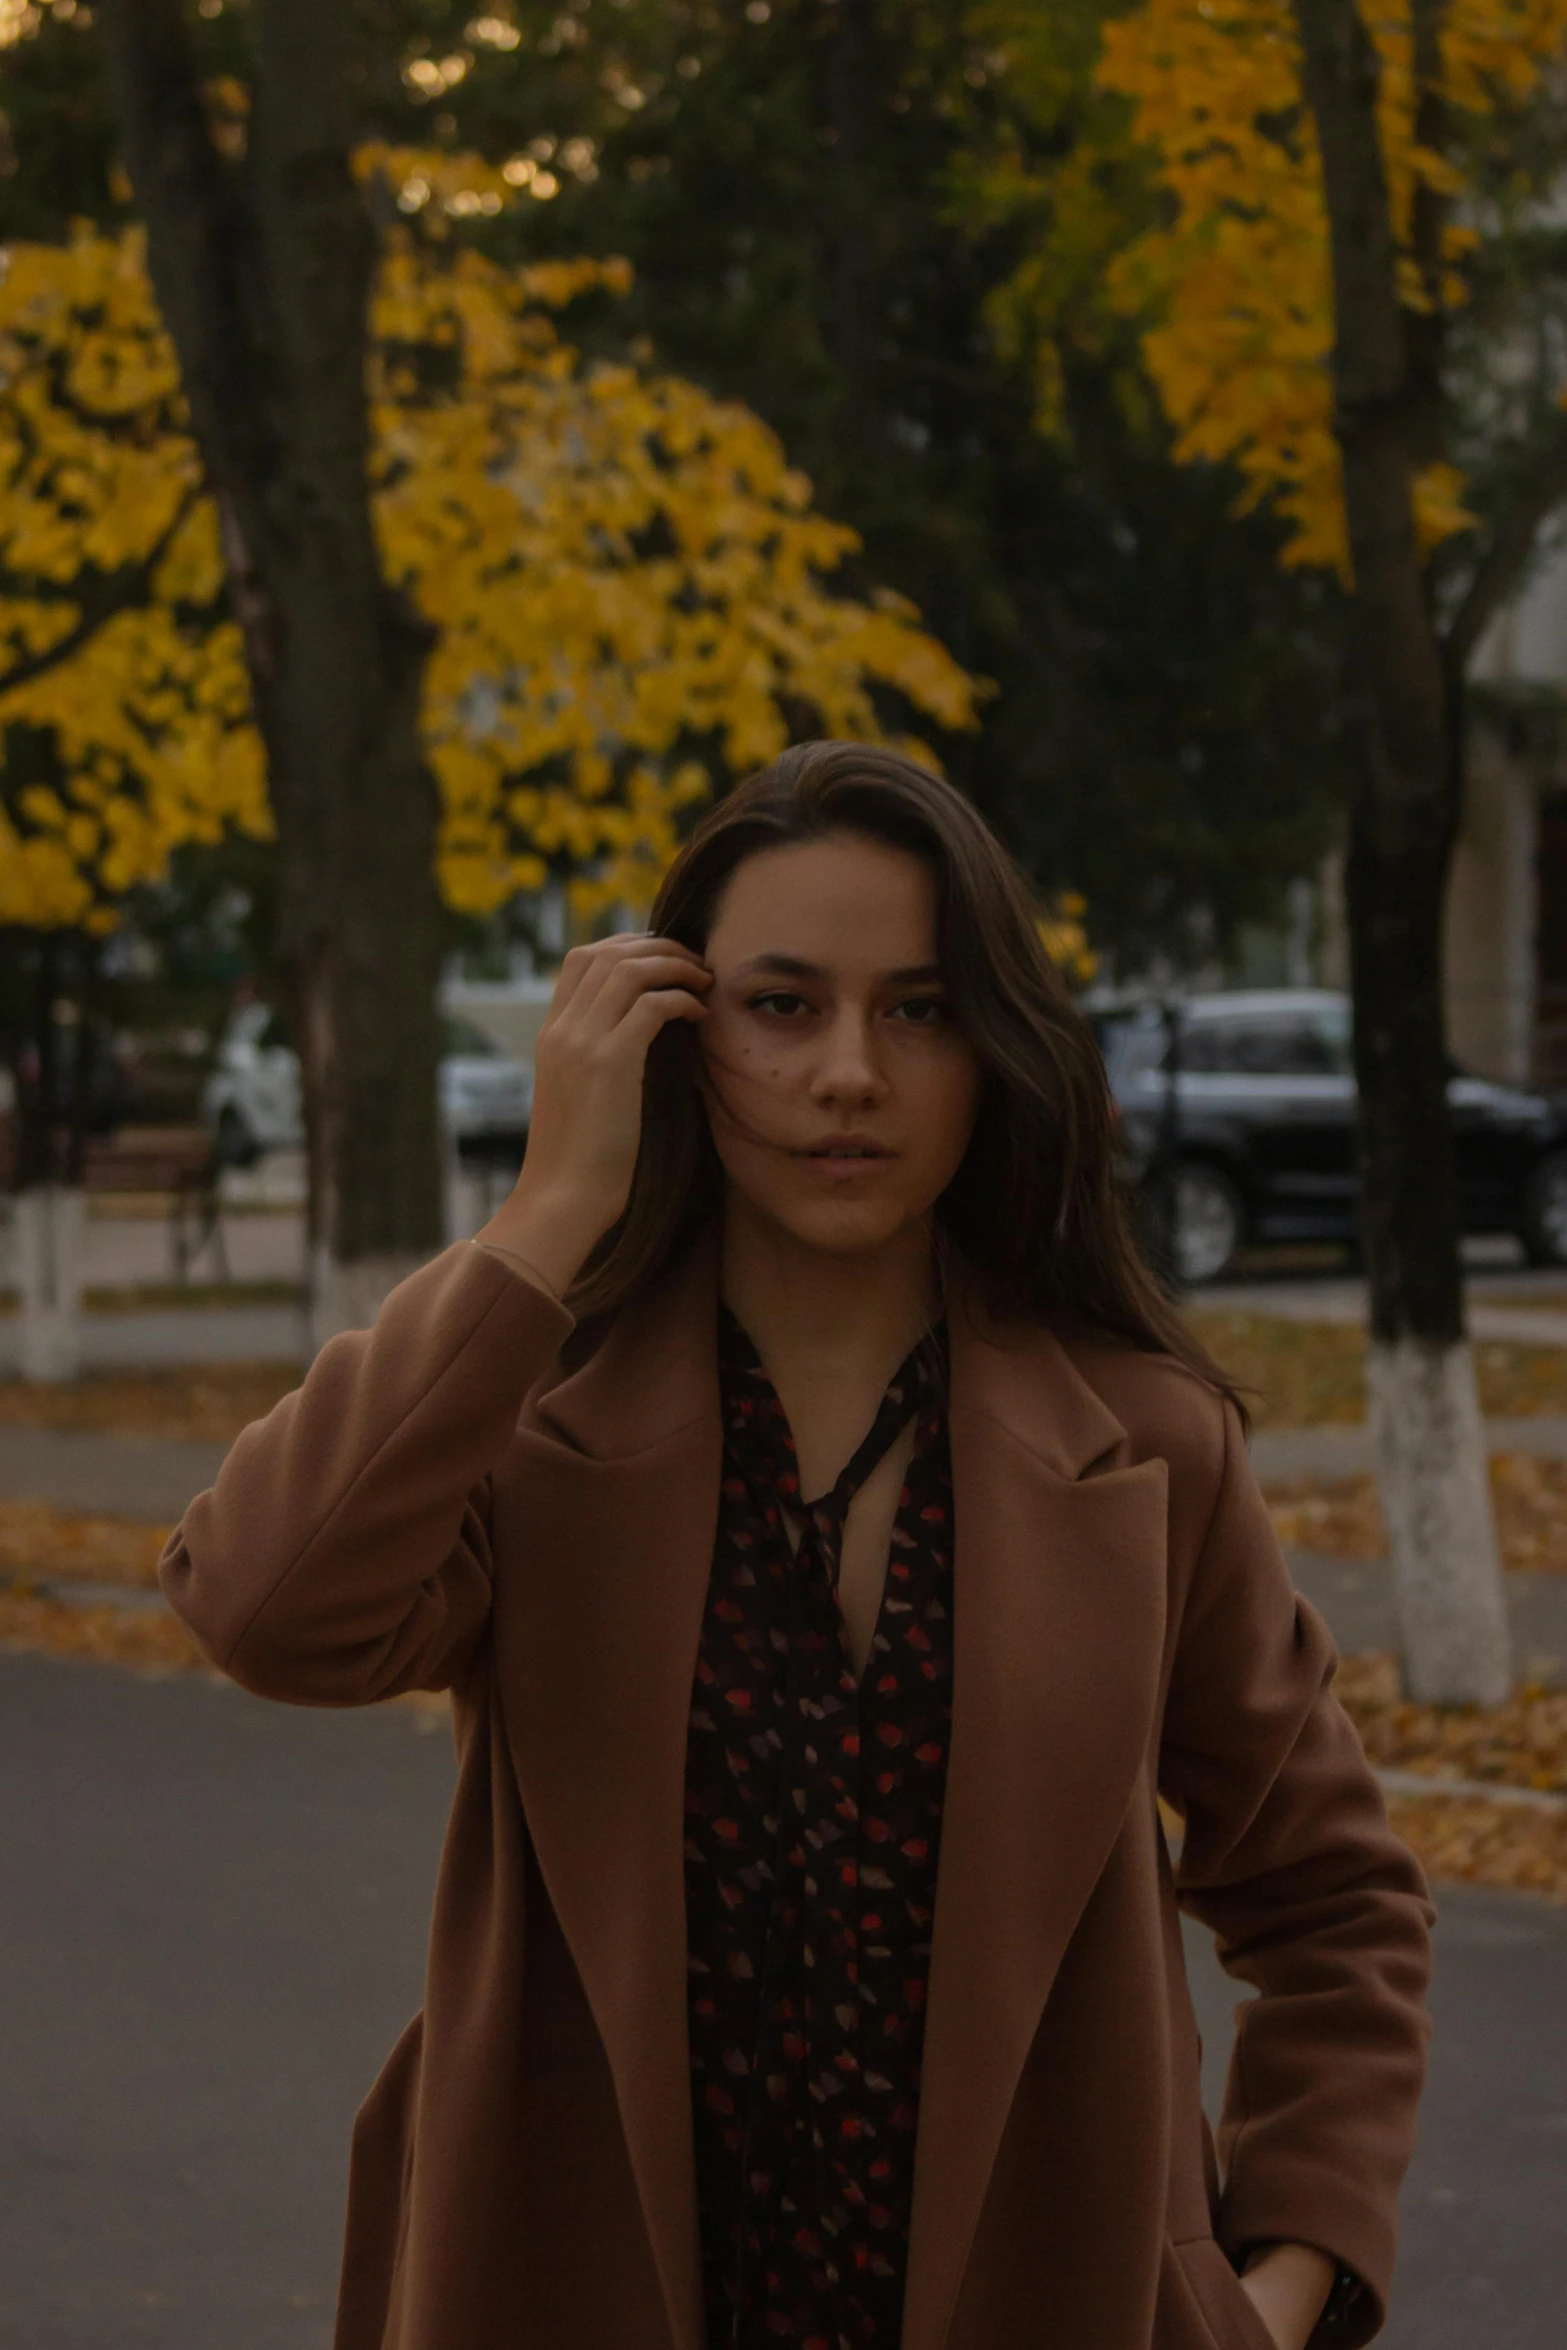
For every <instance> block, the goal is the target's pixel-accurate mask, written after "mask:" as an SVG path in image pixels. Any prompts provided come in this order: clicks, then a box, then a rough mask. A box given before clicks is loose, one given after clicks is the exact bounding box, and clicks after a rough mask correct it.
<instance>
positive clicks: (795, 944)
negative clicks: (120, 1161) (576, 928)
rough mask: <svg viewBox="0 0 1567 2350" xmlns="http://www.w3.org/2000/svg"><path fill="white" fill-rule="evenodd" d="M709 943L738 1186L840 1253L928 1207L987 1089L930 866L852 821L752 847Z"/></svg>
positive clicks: (767, 1214)
mask: <svg viewBox="0 0 1567 2350" xmlns="http://www.w3.org/2000/svg"><path fill="white" fill-rule="evenodd" d="M706 951H707V961H708V963H709V965H710V966H711V969H712V971H713V974H714V981H713V991H712V994H711V996H710V997H709V999H708V1012H707V1018H706V1019H705V1020H704V1021H703V1023H702V1026H701V1028H700V1030H699V1036H700V1041H701V1049H702V1056H703V1060H704V1063H705V1065H706V1070H707V1076H708V1083H709V1114H710V1117H711V1120H712V1129H713V1141H714V1144H715V1146H716V1148H717V1151H718V1155H719V1158H720V1159H721V1160H722V1162H723V1166H724V1172H725V1174H726V1175H727V1177H728V1179H729V1182H730V1184H731V1185H732V1186H733V1187H734V1189H735V1190H736V1191H737V1192H739V1193H740V1194H741V1196H742V1197H743V1198H744V1199H745V1200H746V1202H747V1203H748V1204H749V1205H750V1206H751V1207H752V1208H753V1209H754V1210H755V1211H756V1212H757V1213H758V1214H759V1215H760V1216H762V1217H763V1218H764V1219H765V1220H767V1221H769V1222H771V1223H773V1224H774V1225H778V1226H781V1227H782V1228H783V1229H784V1230H785V1231H786V1232H788V1233H790V1234H791V1235H792V1236H793V1237H795V1238H796V1239H798V1240H801V1241H804V1242H806V1243H807V1244H808V1245H809V1246H811V1247H814V1248H822V1249H830V1250H833V1251H835V1252H844V1253H847V1252H849V1251H853V1250H860V1249H872V1248H876V1247H879V1246H880V1245H881V1244H883V1243H884V1242H886V1241H888V1240H890V1239H892V1237H893V1236H894V1235H895V1234H896V1233H898V1232H900V1231H901V1230H902V1229H903V1228H904V1227H905V1226H906V1225H907V1224H909V1223H910V1222H911V1221H913V1220H915V1219H923V1218H924V1217H925V1216H926V1215H927V1214H928V1212H929V1210H930V1209H931V1207H932V1206H933V1205H934V1203H935V1202H936V1200H937V1199H938V1198H939V1197H940V1196H941V1194H942V1192H943V1191H944V1190H945V1189H946V1187H947V1185H948V1183H949V1182H950V1181H951V1179H952V1177H953V1175H954V1174H955V1173H956V1171H957V1168H958V1164H959V1162H960V1161H961V1159H962V1157H963V1154H964V1152H965V1150H966V1149H967V1148H968V1140H969V1135H970V1133H971V1131H972V1129H973V1125H974V1112H975V1108H976V1106H977V1103H978V1099H979V1087H980V1072H979V1064H978V1062H977V1060H976V1058H975V1056H974V1052H973V1050H972V1048H971V1046H970V1045H969V1044H968V1042H967V1040H966V1039H965V1038H964V1037H963V1036H962V1035H961V1034H960V1033H959V1030H958V1028H957V1026H956V1024H955V1022H954V1020H953V1017H952V1014H951V1011H950V1009H949V1006H948V1002H947V995H946V990H945V987H944V986H943V983H942V976H941V972H940V969H939V967H938V964H937V955H936V883H935V877H934V875H933V874H932V872H931V871H930V868H929V867H928V866H927V865H926V864H925V863H924V861H923V860H922V859H921V858H918V857H915V856H911V855H909V854H908V853H907V852H906V851H904V850H902V849H895V848H889V847H887V846H885V845H884V844H882V843H880V842H876V841H870V840H863V839H859V838H857V837H855V836H854V835H852V834H843V835H836V836H834V837H832V838H830V839H827V840H820V841H803V842H798V843H794V844H791V845H790V846H789V847H787V848H778V849H764V850H761V851H759V852H758V854H757V855H755V856H753V857H749V858H747V860H746V862H745V863H744V864H743V865H741V866H740V867H739V868H738V870H737V871H736V873H735V874H734V876H733V878H732V879H731V881H730V883H729V886H728V888H727V889H726V891H725V892H724V895H723V897H722V899H721V900H720V901H719V906H718V913H717V917H716V919H715V921H714V923H713V927H712V931H711V933H710V934H709V937H708V942H707V950H706Z"/></svg>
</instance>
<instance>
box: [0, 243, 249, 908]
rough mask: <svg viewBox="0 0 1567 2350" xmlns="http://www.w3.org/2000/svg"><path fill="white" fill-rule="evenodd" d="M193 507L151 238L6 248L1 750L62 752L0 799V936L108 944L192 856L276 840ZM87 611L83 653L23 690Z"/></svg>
mask: <svg viewBox="0 0 1567 2350" xmlns="http://www.w3.org/2000/svg"><path fill="white" fill-rule="evenodd" d="M200 493H201V467H200V462H199V460H198V458H197V455H196V451H195V448H194V446H193V444H192V442H191V439H190V435H189V432H188V430H187V428H186V423H185V414H184V407H183V403H182V401H181V398H180V391H179V380H178V374H177V371H176V369H175V366H174V360H173V354H172V352H171V350H170V348H169V345H168V342H167V339H166V337H165V336H164V333H163V329H162V324H161V321H160V320H159V318H158V315H157V309H156V306H155V304H154V302H153V299H152V291H151V287H150V285H149V283H148V279H147V272H146V266H145V256H144V252H143V246H142V241H141V236H140V233H139V231H136V230H132V231H130V232H129V233H128V234H127V235H125V236H124V237H122V238H118V239H112V238H104V237H98V236H95V235H93V234H92V233H91V232H89V231H85V230H84V231H81V232H79V233H78V234H77V235H76V236H75V237H73V239H72V241H71V242H70V243H69V244H68V245H66V246H64V247H55V246H39V245H19V246H16V247H14V248H13V249H12V250H11V252H10V253H9V255H8V256H7V266H6V270H5V275H4V278H3V280H0V730H4V729H6V728H10V727H30V728H33V729H36V730H37V731H38V732H39V733H40V734H41V735H43V736H45V737H52V740H53V743H54V746H55V751H56V764H57V766H58V768H59V770H60V772H61V774H62V776H63V778H64V779H65V780H64V782H63V786H62V788H61V789H59V790H56V789H54V788H52V787H50V786H47V785H44V784H41V783H37V782H33V783H26V782H24V783H22V784H20V785H19V786H15V787H12V788H9V789H5V790H0V922H25V923H32V924H41V925H51V926H52V925H56V924H82V925H84V926H85V927H87V928H89V929H93V930H100V931H101V930H106V929H110V928H112V927H113V924H114V921H115V919H116V916H115V910H114V909H115V902H116V901H117V900H118V899H119V898H120V897H121V896H122V895H123V894H124V892H125V891H126V890H127V889H130V888H131V887H133V886H134V885H135V884H136V883H137V882H141V881H146V880H150V879H152V878H154V877H156V876H157V875H158V874H161V873H162V872H163V871H164V870H165V869H166V866H167V863H168V858H169V855H170V852H171V851H172V850H173V849H174V848H175V847H176V846H177V845H178V844H179V843H180V842H181V841H187V840H216V839H218V838H219V837H220V836H221V834H222V832H223V829H224V827H225V826H226V825H228V824H237V825H239V826H241V827H243V828H244V829H246V830H248V831H250V832H253V833H264V832H265V830H266V828H267V823H268V818H267V807H266V789H265V780H264V775H263V769H262V761H261V757H260V750H259V745H258V744H257V741H256V738H255V735H254V732H253V730H252V728H251V726H250V723H249V687H248V682H247V679H246V675H245V666H244V658H243V653H242V650H241V646H240V642H239V635H238V631H237V630H236V629H235V628H234V627H233V626H232V625H231V624H230V623H228V622H226V621H223V620H219V619H215V618H214V611H215V606H216V603H217V599H218V595H219V591H220V589H221V586H222V576H223V574H222V563H221V559H220V555H219V550H218V545H217V533H216V528H215V524H214V519H213V512H212V508H211V505H210V504H209V503H208V502H207V501H205V500H204V499H203V498H202V496H201V494H200ZM141 568H145V570H146V577H145V579H144V580H142V581H140V582H137V581H136V580H135V579H134V577H132V578H131V579H130V580H129V581H128V580H127V575H128V574H129V575H134V574H135V573H136V572H137V571H138V570H139V569H141ZM127 589H129V592H127ZM95 596H102V598H103V600H104V605H105V616H104V617H103V619H102V621H101V624H100V625H98V626H97V627H96V628H95V629H94V631H93V633H92V635H91V637H90V640H89V641H88V642H86V643H85V644H84V645H83V646H82V647H81V649H80V650H79V651H77V652H75V653H73V654H68V655H67V656H66V657H64V658H62V659H60V660H59V661H57V662H56V663H54V664H53V665H52V666H44V667H41V668H40V669H39V670H38V672H37V674H36V675H33V676H31V677H27V678H21V677H19V668H18V665H19V664H20V663H22V662H26V661H29V660H31V659H32V658H33V657H35V656H39V655H43V654H47V653H49V652H51V651H52V650H54V649H55V648H57V647H61V646H63V645H65V644H66V642H67V640H68V639H70V638H71V636H72V634H73V632H74V631H76V630H77V628H78V625H79V624H80V623H81V622H82V621H83V618H84V614H87V615H88V616H90V609H91V603H92V599H93V598H94V597H95ZM7 677H10V678H11V679H12V680H13V682H12V683H11V684H10V685H9V687H7V685H6V679H7Z"/></svg>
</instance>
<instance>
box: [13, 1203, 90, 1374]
mask: <svg viewBox="0 0 1567 2350" xmlns="http://www.w3.org/2000/svg"><path fill="white" fill-rule="evenodd" d="M11 1213H12V1231H13V1234H14V1236H15V1252H16V1274H17V1287H18V1289H19V1290H20V1292H21V1302H22V1315H21V1341H22V1343H21V1372H22V1377H23V1378H24V1379H32V1380H36V1381H38V1382H39V1383H40V1384H43V1383H53V1382H57V1381H60V1380H65V1379H74V1378H75V1377H76V1375H77V1373H78V1371H79V1370H80V1369H81V1367H82V1341H81V1323H80V1314H81V1303H82V1227H83V1225H84V1223H85V1221H86V1215H87V1202H86V1199H85V1197H84V1195H83V1194H82V1193H81V1192H80V1191H77V1190H71V1189H68V1188H67V1187H66V1186H65V1185H64V1184H58V1183H40V1184H36V1185H34V1186H33V1187H32V1188H31V1189H30V1190H27V1191H23V1192H20V1193H18V1195H17V1197H16V1199H15V1201H14V1202H13V1203H12V1210H11Z"/></svg>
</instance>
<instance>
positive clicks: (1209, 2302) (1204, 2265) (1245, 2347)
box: [1159, 2236, 1278, 2350]
mask: <svg viewBox="0 0 1567 2350" xmlns="http://www.w3.org/2000/svg"><path fill="white" fill-rule="evenodd" d="M1170 2249H1171V2251H1172V2253H1173V2255H1174V2259H1175V2263H1176V2266H1177V2268H1178V2269H1179V2272H1180V2281H1181V2284H1182V2285H1183V2286H1184V2287H1185V2288H1186V2292H1187V2293H1188V2294H1189V2295H1190V2300H1191V2302H1192V2304H1194V2312H1195V2315H1196V2316H1197V2317H1198V2318H1200V2320H1201V2323H1202V2326H1203V2328H1204V2332H1205V2335H1206V2340H1205V2341H1204V2342H1203V2350H1208V2345H1209V2344H1211V2345H1212V2350H1278V2344H1277V2343H1276V2342H1275V2340H1274V2339H1273V2336H1272V2334H1271V2333H1269V2331H1268V2329H1267V2327H1266V2326H1265V2325H1264V2324H1263V2322H1262V2319H1261V2318H1260V2317H1259V2316H1258V2314H1257V2308H1256V2304H1255V2303H1254V2302H1253V2300H1252V2298H1251V2295H1250V2294H1249V2293H1248V2292H1247V2291H1246V2290H1245V2288H1244V2287H1243V2285H1242V2284H1241V2281H1240V2278H1239V2277H1238V2276H1237V2275H1236V2274H1235V2271H1234V2269H1233V2268H1231V2266H1230V2264H1229V2260H1228V2258H1227V2257H1226V2255H1225V2254H1224V2253H1223V2252H1222V2251H1221V2250H1220V2248H1219V2246H1218V2245H1217V2244H1216V2243H1215V2242H1214V2240H1213V2238H1212V2237H1211V2236H1197V2237H1194V2238H1193V2239H1192V2241H1191V2242H1190V2243H1186V2244H1175V2245H1172V2246H1171V2247H1170ZM1198 2338H1200V2337H1198ZM1186 2339H1187V2337H1186V2335H1184V2334H1172V2335H1171V2337H1170V2346H1169V2350H1176V2343H1177V2342H1179V2344H1180V2350H1186ZM1159 2350H1165V2344H1164V2337H1163V2335H1162V2334H1161V2336H1160V2342H1159Z"/></svg>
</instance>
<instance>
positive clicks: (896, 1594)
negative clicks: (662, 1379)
mask: <svg viewBox="0 0 1567 2350" xmlns="http://www.w3.org/2000/svg"><path fill="white" fill-rule="evenodd" d="M720 1364H721V1375H722V1387H723V1408H724V1430H725V1453H724V1468H723V1483H722V1496H721V1502H720V1509H719V1524H718V1540H717V1544H716V1548H715V1554H714V1560H713V1572H712V1579H711V1582H710V1585H709V1589H708V1599H707V1609H706V1614H705V1618H704V1621H703V1626H702V1638H701V1646H700V1651H699V1655H698V1661H697V1670H696V1684H695V1688H694V1691H693V1697H692V1710H691V1725H690V1736H689V1745H688V1750H687V1765H686V1899H687V1916H688V1935H689V1951H690V1970H691V1973H690V2024H691V2064H692V2077H693V2084H692V2085H693V2106H694V2113H695V2120H696V2153H697V2179H698V2190H699V2196H700V2208H701V2216H702V2250H703V2268H704V2278H705V2287H706V2297H707V2322H708V2350H774V2346H775V2345H779V2344H794V2345H796V2346H797V2350H859V2346H860V2345H862V2344H879V2345H881V2346H882V2350H897V2344H898V2339H899V2335H900V2333H901V2330H902V2318H903V2285H904V2272H905V2268H906V2264H907V2253H908V2228H909V2204H910V2197H911V2192H912V2187H913V2176H914V2144H915V2131H916V2125H917V2122H918V2117H919V2075H920V2055H921V2047H922V2042H923V2037H924V2015H925V1986H926V1979H927V1975H928V1972H929V1966H930V1935H931V1921H932V1916H933V1913H934V1908H935V1891H936V1862H937V1853H938V1848H939V1844H940V1837H941V1813H942V1799H943V1794H944V1791H945V1785H946V1771H947V1746H948V1739H949V1734H950V1727H951V1694H952V1474H951V1465H950V1457H949V1452H948V1445H947V1422H946V1353H945V1345H944V1341H943V1339H942V1337H941V1336H939V1335H938V1336H933V1337H931V1338H928V1339H926V1340H925V1341H924V1342H922V1344H921V1345H920V1346H918V1347H916V1349H915V1350H914V1352H913V1353H912V1354H911V1355H910V1357H909V1359H908V1361H907V1362H906V1363H905V1364H904V1366H903V1368H902V1369H901V1370H900V1372H899V1373H898V1376H897V1378H896V1379H895V1380H894V1381H893V1383H892V1385H891V1386H890V1387H889V1388H888V1390H887V1394H886V1397H885V1399H884V1400H883V1403H882V1406H881V1410H880V1412H879V1413H878V1415H877V1419H876V1424H875V1426H874V1427H873V1428H872V1430H871V1432H870V1434H869V1435H868V1436H867V1438H866V1439H865V1442H864V1443H863V1444H862V1445H861V1446H860V1448H859V1450H858V1451H857V1452H856V1454H855V1456H854V1458H853V1460H852V1461H851V1462H850V1463H849V1465H848V1467H847V1468H846V1469H845V1471H844V1473H843V1475H842V1477H841V1478H840V1479H839V1481H838V1483H837V1485H836V1486H835V1487H834V1488H833V1490H832V1492H831V1493H830V1494H827V1495H824V1496H823V1497H822V1498H821V1500H819V1501H816V1502H813V1503H811V1504H809V1505H806V1506H803V1507H802V1505H801V1502H800V1490H799V1476H798V1471H797V1467H796V1461H795V1451H794V1440H793V1438H792V1437H791V1435H790V1433H789V1425H788V1421H787V1420H786V1418H785V1416H784V1411H783V1407H782V1405H781V1404H780V1403H779V1400H778V1397H777V1394H776V1392H775V1391H774V1389H773V1386H772V1383H771V1381H770V1380H769V1379H768V1377H767V1374H766V1372H765V1371H764V1370H763V1369H762V1366H761V1364H760V1363H759V1362H758V1360H757V1357H756V1353H755V1350H754V1349H753V1347H752V1346H751V1344H750V1342H749V1340H748V1339H747V1338H746V1336H745V1333H744V1332H743V1331H742V1330H741V1328H740V1326H739V1324H738V1323H737V1322H735V1321H734V1319H733V1317H732V1316H730V1315H728V1314H726V1315H725V1316H724V1323H723V1330H722V1335H721V1343H720ZM911 1418H912V1419H915V1420H916V1423H917V1425H916V1435H915V1449H914V1456H913V1459H912V1461H911V1463H910V1467H909V1471H908V1475H907V1477H906V1480H905V1483H904V1488H903V1493H902V1496H901V1498H900V1501H899V1505H898V1514H897V1520H896V1524H895V1526H894V1530H893V1536H892V1545H891V1550H890V1554H889V1558H888V1566H887V1580H886V1586H885V1589H884V1592H883V1596H882V1603H881V1612H880V1615H879V1617H878V1619H877V1624H876V1630H875V1634H874V1637H873V1641H872V1646H871V1653H870V1657H869V1660H868V1662H867V1665H866V1669H865V1673H864V1675H863V1677H862V1678H861V1679H859V1680H856V1677H855V1672H854V1667H853V1663H852V1661H851V1658H850V1653H849V1646H848V1639H847V1634H846V1631H845V1628H844V1622H843V1615H842V1611H841V1609H840V1607H839V1603H838V1592H837V1575H838V1561H839V1554H840V1547H841V1542H842V1535H843V1522H844V1516H845V1513H846V1512H847V1510H848V1506H849V1502H850V1500H851V1499H852V1497H853V1495H854V1493H855V1492H856V1491H857V1490H858V1488H859V1486H860V1485H861V1484H862V1483H863V1482H864V1480H865V1478H866V1477H867V1476H868V1475H869V1474H870V1472H871V1470H872V1469H873V1468H874V1467H875V1465H876V1463H877V1462H878V1461H879V1460H880V1459H881V1458H882V1456H883V1455H884V1454H885V1452H886V1451H887V1449H888V1447H889V1446H890V1445H891V1444H892V1443H893V1441H894V1440H895V1438H896V1437H897V1435H898V1434H899V1432H900V1431H901V1430H902V1429H904V1428H906V1427H907V1426H908V1423H909V1421H910V1419H911ZM786 1516H787V1518H788V1519H789V1520H790V1521H792V1523H793V1525H794V1526H795V1528H796V1529H797V1530H798V1534H799V1544H798V1549H797V1550H791V1546H790V1541H789V1534H788V1530H787V1527H786V1523H785V1520H786Z"/></svg>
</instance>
